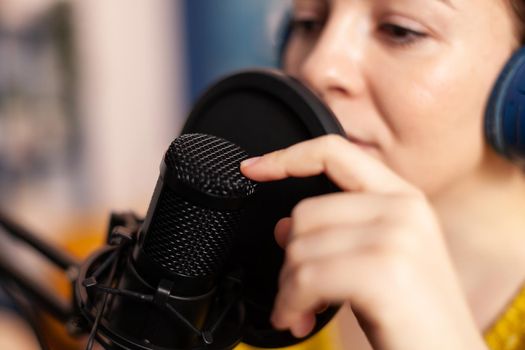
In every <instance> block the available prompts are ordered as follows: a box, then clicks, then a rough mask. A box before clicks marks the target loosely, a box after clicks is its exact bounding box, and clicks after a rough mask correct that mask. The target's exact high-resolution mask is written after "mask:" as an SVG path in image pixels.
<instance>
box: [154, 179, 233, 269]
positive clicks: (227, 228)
mask: <svg viewBox="0 0 525 350" xmlns="http://www.w3.org/2000/svg"><path fill="white" fill-rule="evenodd" d="M157 208H158V210H156V211H155V214H154V215H153V220H152V222H151V226H150V229H149V232H148V235H147V237H146V242H145V244H144V251H145V253H146V254H147V255H148V256H149V257H150V258H152V259H153V260H154V261H156V262H157V263H158V264H160V265H161V266H162V267H164V268H166V269H168V270H169V271H171V272H174V273H177V274H182V275H185V276H190V277H194V276H207V275H211V274H214V273H215V272H217V271H219V270H220V268H221V267H222V266H223V264H224V260H225V259H226V258H227V257H228V256H229V252H230V247H231V245H232V240H233V236H234V234H235V232H236V231H237V228H238V223H239V216H240V215H239V214H240V213H239V211H217V210H211V209H208V208H202V207H198V206H195V205H193V204H191V203H189V202H187V201H185V200H184V199H182V198H180V197H179V196H177V194H175V193H174V192H173V191H172V190H170V189H169V188H167V187H165V188H164V191H163V192H162V194H161V196H160V198H159V202H158V206H157Z"/></svg>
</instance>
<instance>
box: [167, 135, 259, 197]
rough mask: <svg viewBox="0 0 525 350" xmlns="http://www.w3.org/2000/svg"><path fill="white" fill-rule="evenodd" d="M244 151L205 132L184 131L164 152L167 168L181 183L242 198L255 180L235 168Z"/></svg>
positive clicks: (248, 193) (219, 195)
mask: <svg viewBox="0 0 525 350" xmlns="http://www.w3.org/2000/svg"><path fill="white" fill-rule="evenodd" d="M246 158H248V154H247V153H246V152H245V151H244V150H243V149H241V148H240V147H238V146H237V145H235V144H234V143H231V142H229V141H227V140H224V139H221V138H219V137H216V136H212V135H206V134H184V135H182V136H179V137H178V138H177V139H175V141H173V142H172V143H171V145H170V147H169V149H168V151H167V152H166V156H165V159H164V161H165V164H166V168H167V169H168V171H169V172H170V173H171V174H173V175H172V176H175V177H176V179H177V180H178V181H180V182H182V183H184V184H185V185H189V186H190V187H192V188H194V189H196V190H198V191H200V192H202V193H204V194H207V195H212V196H216V197H224V198H244V197H247V196H249V195H251V194H253V192H254V191H255V183H254V182H252V181H250V180H249V179H247V178H245V177H244V176H243V175H242V174H241V172H240V171H239V163H240V162H241V161H243V160H244V159H246Z"/></svg>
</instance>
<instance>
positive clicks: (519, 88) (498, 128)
mask: <svg viewBox="0 0 525 350" xmlns="http://www.w3.org/2000/svg"><path fill="white" fill-rule="evenodd" d="M484 129H485V136H486V138H487V141H488V142H489V144H490V145H491V146H492V147H494V149H495V150H496V151H497V152H498V153H500V154H502V155H504V156H505V157H507V158H509V159H511V160H513V161H514V162H516V163H517V164H519V165H521V166H523V165H525V48H520V49H519V50H517V51H516V52H515V53H514V54H513V55H512V56H511V58H510V59H509V60H508V62H507V64H506V65H505V67H504V68H503V70H502V72H501V73H500V75H499V77H498V79H497V80H496V84H495V85H494V88H493V90H492V93H491V95H490V98H489V101H488V104H487V109H486V110H485V125H484Z"/></svg>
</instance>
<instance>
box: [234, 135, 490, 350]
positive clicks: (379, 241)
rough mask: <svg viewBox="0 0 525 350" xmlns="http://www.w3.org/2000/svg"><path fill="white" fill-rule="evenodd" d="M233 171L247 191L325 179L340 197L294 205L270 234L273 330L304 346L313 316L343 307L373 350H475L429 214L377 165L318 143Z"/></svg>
mask: <svg viewBox="0 0 525 350" xmlns="http://www.w3.org/2000/svg"><path fill="white" fill-rule="evenodd" d="M241 170H242V172H243V173H244V174H245V175H246V176H247V177H249V178H251V179H254V180H257V181H272V180H279V179H283V178H286V177H306V176H313V175H317V174H321V173H325V174H326V175H327V176H328V177H329V178H330V179H331V180H332V181H333V182H334V183H335V184H336V185H337V186H338V187H339V188H340V189H341V190H342V191H343V192H341V193H334V194H328V195H323V196H319V197H314V198H309V199H306V200H303V201H301V202H300V203H299V204H298V205H297V206H296V207H295V208H294V210H293V212H292V216H291V218H287V219H284V220H281V221H280V222H279V223H278V225H277V226H276V238H277V240H278V242H279V243H280V244H281V245H283V246H285V248H286V259H285V263H284V266H283V268H282V270H281V276H280V283H279V293H278V295H277V297H276V300H275V306H274V310H273V314H272V320H271V321H272V323H273V325H274V326H275V327H276V328H278V329H290V330H291V331H292V333H293V334H294V335H295V336H297V337H302V336H305V335H307V334H308V333H309V332H310V331H311V330H312V328H313V326H314V322H315V312H316V310H317V309H318V308H320V307H322V306H323V305H325V304H326V303H341V302H349V304H350V306H351V307H352V310H353V311H354V312H355V313H356V316H357V317H358V319H359V321H360V324H361V326H362V327H363V330H364V331H365V333H366V334H367V336H368V338H369V340H370V342H371V344H372V345H373V346H374V348H375V349H396V350H398V349H399V350H410V349H418V350H420V349H426V350H428V349H439V350H443V349H447V350H453V349H462V350H464V349H469V350H470V349H485V347H484V344H483V341H482V338H481V336H480V334H479V332H478V330H477V328H476V326H475V323H474V321H473V319H472V316H471V314H470V312H469V310H468V306H467V303H466V300H465V298H464V295H463V293H462V290H461V288H460V287H459V283H458V280H457V277H456V275H455V271H454V269H453V267H452V263H451V261H450V258H449V256H448V253H447V249H446V246H445V242H444V239H443V235H442V232H441V230H440V227H439V224H438V222H437V219H436V217H435V215H434V213H433V210H432V209H431V207H430V205H429V204H428V202H427V201H426V198H425V196H424V195H423V194H422V193H421V192H420V191H419V190H417V189H416V188H414V187H413V186H412V185H410V184H409V183H407V182H406V181H404V180H403V179H401V178H400V177H399V176H398V175H396V174H395V173H393V172H392V171H391V170H390V169H389V168H387V167H386V166H385V165H384V164H382V163H381V162H379V161H378V160H376V159H375V158H373V157H371V156H369V155H368V154H367V153H365V152H364V151H363V150H362V149H360V148H359V147H358V146H356V145H354V144H352V143H350V142H349V141H347V140H345V139H344V138H342V137H340V136H324V137H320V138H317V139H314V140H309V141H306V142H302V143H299V144H297V145H294V146H291V147H289V148H287V149H283V150H279V151H276V152H272V153H269V154H266V155H264V156H263V157H259V158H254V159H251V160H248V161H245V162H244V163H243V164H242V166H241ZM428 175H429V176H432V174H428Z"/></svg>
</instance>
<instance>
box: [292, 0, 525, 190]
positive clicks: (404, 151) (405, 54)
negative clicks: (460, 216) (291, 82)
mask: <svg viewBox="0 0 525 350" xmlns="http://www.w3.org/2000/svg"><path fill="white" fill-rule="evenodd" d="M293 20H294V29H293V32H292V35H291V37H290V40H289V42H288V46H287V49H286V52H285V56H284V66H285V67H284V68H285V70H286V71H287V72H288V73H290V74H292V75H294V76H296V77H298V78H299V79H301V80H302V81H303V82H305V83H306V84H307V85H308V86H310V87H311V88H312V89H313V90H314V91H315V92H316V93H317V94H319V95H320V96H321V98H322V99H323V100H324V101H325V102H326V103H327V104H328V105H329V106H330V107H331V108H332V110H333V111H334V113H335V114H336V116H337V117H338V119H339V121H340V122H341V123H342V125H343V127H344V129H345V131H346V132H347V134H348V137H349V138H350V139H351V140H353V141H355V142H356V143H358V144H360V145H361V146H362V148H363V149H364V150H366V151H367V152H369V153H370V154H371V155H373V156H375V157H378V158H379V159H381V160H382V161H383V162H385V163H386V164H387V165H388V166H390V167H391V168H392V169H393V170H395V171H396V172H397V173H399V174H400V175H401V176H403V177H404V178H406V179H407V180H409V181H410V182H412V183H413V184H414V185H416V186H418V187H419V188H421V189H422V190H423V191H425V192H426V193H427V194H433V193H437V192H439V191H440V190H442V189H443V188H445V187H446V186H448V185H452V184H453V183H454V182H456V181H458V180H459V179H464V178H468V177H469V176H470V175H472V174H476V173H480V172H481V171H482V169H484V168H486V167H487V166H488V162H489V160H488V159H489V158H490V157H487V148H486V147H485V142H484V137H483V132H482V124H483V114H484V110H485V104H486V101H487V99H488V96H489V93H490V91H491V88H492V85H493V83H494V82H495V80H496V77H497V75H498V74H499V72H500V70H501V68H502V66H503V65H504V63H505V61H506V60H507V58H508V57H509V55H510V54H511V52H512V51H513V50H514V49H515V48H516V47H517V42H518V41H517V39H516V38H517V35H516V33H515V22H514V20H513V17H512V12H511V9H510V7H509V5H508V4H507V3H506V1H503V0H332V1H329V0H295V1H294V12H293Z"/></svg>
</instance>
